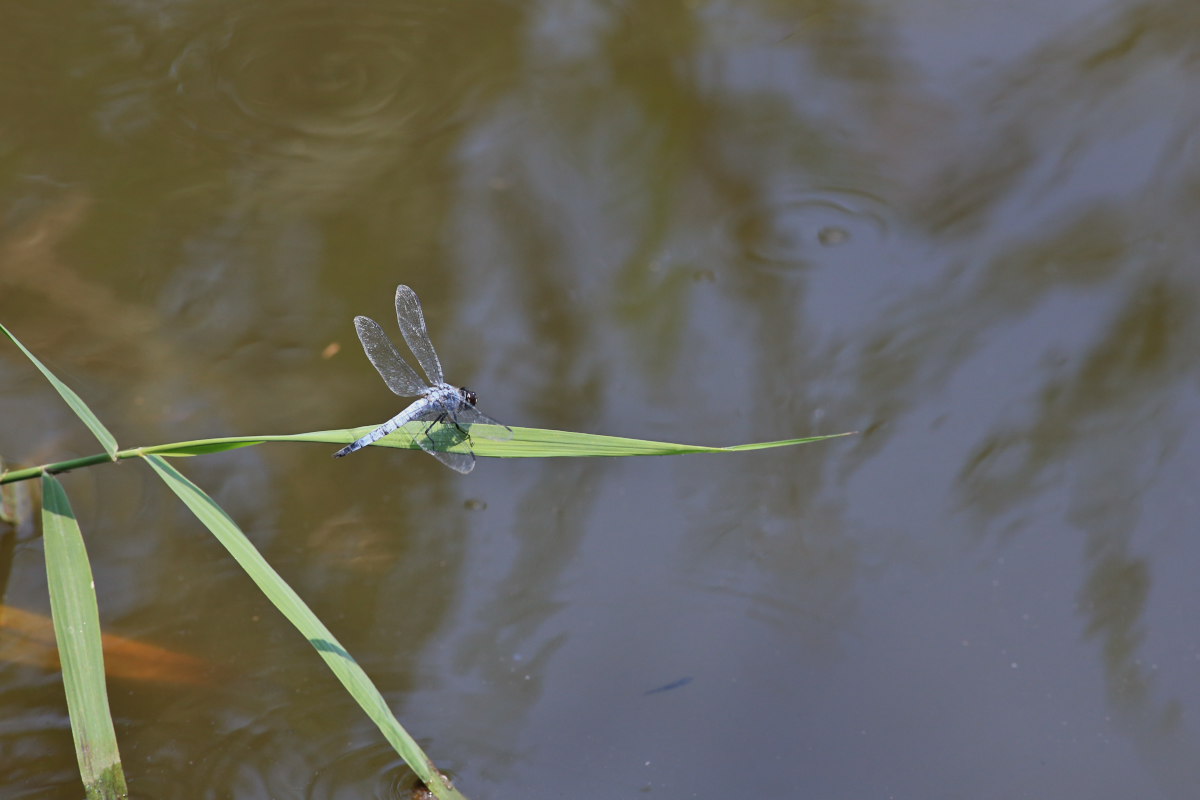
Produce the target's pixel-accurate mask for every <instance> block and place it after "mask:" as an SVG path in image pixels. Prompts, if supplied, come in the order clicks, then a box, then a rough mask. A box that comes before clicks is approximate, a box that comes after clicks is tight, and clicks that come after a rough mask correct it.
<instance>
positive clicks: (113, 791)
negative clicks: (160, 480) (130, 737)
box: [42, 475, 129, 800]
mask: <svg viewBox="0 0 1200 800" xmlns="http://www.w3.org/2000/svg"><path fill="white" fill-rule="evenodd" d="M42 498H43V499H42V535H43V538H44V539H45V548H46V576H47V579H48V581H49V584H50V610H51V614H52V615H53V617H54V635H55V637H56V638H57V640H58V653H59V660H60V661H61V663H62V673H63V685H64V687H65V688H66V693H67V711H68V712H69V713H70V716H71V734H72V735H73V736H74V738H75V754H76V756H77V757H78V759H79V774H80V777H82V778H83V785H84V787H85V788H86V790H87V797H88V800H98V799H99V798H105V800H108V798H125V797H128V796H129V793H128V790H127V789H126V788H125V776H124V772H123V771H122V769H121V756H120V753H118V752H117V735H116V732H115V731H114V730H113V722H112V716H111V714H110V713H109V710H108V691H107V689H106V688H105V685H104V654H103V652H102V650H101V645H100V612H99V609H98V608H97V606H96V590H95V586H94V585H93V583H92V568H91V566H90V565H89V564H88V557H87V550H86V549H85V548H84V545H83V535H82V534H81V533H80V530H79V524H78V523H77V522H76V521H75V514H74V513H73V512H72V511H71V504H70V502H69V501H68V500H67V493H66V491H64V490H63V486H62V484H61V483H59V482H58V479H56V478H55V477H54V476H53V475H44V476H42Z"/></svg>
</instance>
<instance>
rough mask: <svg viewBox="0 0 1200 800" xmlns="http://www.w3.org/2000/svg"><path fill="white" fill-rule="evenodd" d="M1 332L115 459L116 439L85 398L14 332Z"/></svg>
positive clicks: (2, 327)
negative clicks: (42, 360)
mask: <svg viewBox="0 0 1200 800" xmlns="http://www.w3.org/2000/svg"><path fill="white" fill-rule="evenodd" d="M0 331H3V332H4V335H5V336H7V337H8V338H9V339H12V341H13V344H15V345H16V346H17V347H19V348H21V352H22V353H24V354H25V356H26V358H28V359H29V360H30V361H32V362H33V365H34V366H35V367H37V368H38V369H39V370H41V372H42V374H43V375H45V376H46V380H48V381H50V385H51V386H53V387H54V388H55V389H57V390H58V393H59V394H60V395H62V399H63V400H66V401H67V405H68V406H70V407H71V410H72V411H74V412H75V416H77V417H79V419H80V420H82V421H83V424H84V425H87V426H88V428H89V429H91V431H92V434H93V435H95V437H96V438H97V439H99V440H100V446H101V447H103V448H104V451H105V452H106V453H108V455H109V456H110V457H113V458H115V457H116V454H117V440H116V438H115V437H114V436H113V435H112V434H111V433H109V431H108V428H106V427H104V423H103V422H101V421H100V419H99V417H97V416H96V415H95V414H93V413H92V410H91V409H90V408H88V406H87V403H85V402H83V398H81V397H80V396H79V395H77V394H75V390H74V389H72V388H71V387H70V386H67V385H66V384H65V383H63V382H62V381H60V380H59V379H58V378H57V377H56V376H55V375H54V373H53V372H51V371H50V370H49V369H48V368H47V367H46V365H45V364H43V363H42V362H41V361H38V359H37V356H35V355H34V354H33V353H31V352H29V349H28V348H27V347H25V345H23V344H21V341H20V340H19V339H17V337H16V336H13V335H12V332H11V331H9V329H8V328H6V327H4V326H3V325H0Z"/></svg>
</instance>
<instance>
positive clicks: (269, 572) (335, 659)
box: [146, 455, 462, 800]
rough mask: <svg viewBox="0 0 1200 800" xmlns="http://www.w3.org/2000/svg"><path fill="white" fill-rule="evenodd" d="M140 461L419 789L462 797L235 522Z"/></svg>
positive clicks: (165, 469) (157, 465)
mask: <svg viewBox="0 0 1200 800" xmlns="http://www.w3.org/2000/svg"><path fill="white" fill-rule="evenodd" d="M146 461H147V462H148V463H149V464H150V466H151V467H153V468H154V471H155V472H157V473H158V475H159V477H161V478H162V479H163V481H165V482H166V484H167V485H168V486H169V487H171V490H172V491H173V492H175V494H177V495H178V496H179V498H180V499H181V500H183V502H184V504H185V505H187V507H188V508H190V509H191V510H192V513H193V514H195V515H196V517H197V518H199V520H200V521H201V522H203V523H204V525H205V526H206V527H207V528H208V529H209V530H210V531H211V532H212V534H213V535H214V536H216V537H217V540H218V541H220V543H221V544H222V545H224V546H225V549H227V550H228V551H229V554H230V555H232V556H233V557H234V559H235V560H236V561H237V562H238V564H239V565H241V567H242V569H244V570H245V571H246V574H247V575H249V576H250V579H251V580H253V581H254V582H255V583H256V584H258V588H259V589H261V590H262V592H263V594H265V595H266V596H267V599H269V600H270V601H271V602H272V603H273V604H274V605H275V607H276V608H278V609H279V610H280V612H282V613H283V615H284V616H285V617H287V618H288V620H289V621H290V622H291V623H292V624H293V625H295V626H296V628H297V629H299V631H300V632H301V633H302V634H304V636H305V637H306V638H307V639H308V641H309V643H310V644H311V645H312V646H313V647H314V648H316V650H317V652H318V653H320V654H321V658H323V659H325V663H326V664H328V665H329V668H330V669H331V670H333V674H334V675H336V676H337V678H338V680H340V681H341V682H342V684H343V685H344V686H345V687H346V689H347V690H348V691H349V692H350V694H351V696H353V697H354V699H355V700H357V701H358V704H359V705H360V706H362V708H363V710H364V711H366V712H367V716H369V717H370V718H371V720H372V721H374V722H375V724H376V725H378V726H379V730H380V731H382V732H383V735H384V737H385V738H386V739H387V740H388V742H389V743H390V744H391V745H392V747H394V748H395V749H396V752H397V753H399V754H400V757H401V758H403V759H404V760H405V762H406V763H408V765H409V766H410V767H412V769H413V771H414V772H415V773H416V774H417V776H418V777H419V778H420V779H421V780H422V781H424V782H425V785H426V786H428V787H429V788H430V789H431V790H432V791H433V793H434V794H435V795H437V796H438V797H439V798H442V800H452V799H453V798H459V799H460V800H461V798H462V795H461V794H459V793H458V791H456V790H455V789H454V788H453V787H452V786H450V784H449V783H448V782H447V781H446V780H445V778H443V777H442V775H441V773H439V772H438V770H437V768H436V767H435V766H434V764H433V762H432V761H431V760H430V759H429V756H427V755H425V753H424V752H423V751H422V750H421V748H420V746H419V745H417V743H416V741H414V740H413V738H412V737H411V736H409V735H408V732H407V731H405V730H404V728H403V727H401V725H400V723H399V722H398V721H397V720H396V717H395V716H394V715H393V714H392V711H391V709H390V708H388V705H387V702H386V701H385V700H384V699H383V695H381V694H380V693H379V690H378V689H376V688H375V685H374V684H373V683H371V679H370V678H368V677H367V674H366V673H365V672H363V669H362V667H360V666H359V665H358V662H356V661H355V660H354V659H353V658H352V657H351V656H350V654H349V653H347V652H346V650H345V649H344V648H343V647H342V646H341V644H340V643H338V641H337V639H335V638H334V636H333V634H332V633H330V632H329V629H328V628H326V627H325V625H324V624H322V623H321V621H320V620H319V619H317V617H316V615H315V614H313V612H312V611H311V610H310V609H309V608H308V606H307V605H305V603H304V601H303V600H301V599H300V596H299V595H297V594H296V592H295V591H294V590H293V589H292V587H291V586H288V584H287V583H286V582H285V581H284V580H283V578H281V577H280V576H279V573H277V572H276V571H275V570H274V569H273V568H272V567H271V565H270V564H268V563H267V562H266V560H265V559H264V558H263V557H262V554H260V553H259V552H258V550H257V549H256V548H255V547H254V545H253V544H252V543H251V542H250V540H249V539H247V538H246V535H245V534H244V533H242V531H241V529H240V528H238V526H237V523H235V522H234V521H233V520H232V519H231V518H230V517H229V515H228V514H226V513H225V510H224V509H223V508H221V507H220V506H219V505H217V503H216V502H215V501H214V500H213V499H212V498H211V497H209V496H208V495H207V494H205V493H204V491H203V490H202V489H200V487H198V486H196V484H194V483H192V482H191V481H190V480H188V479H187V478H186V477H184V476H183V475H182V474H180V473H179V472H178V471H176V469H175V468H174V467H172V466H171V465H170V464H168V463H167V462H166V461H165V460H163V459H162V458H160V457H159V456H156V455H147V456H146Z"/></svg>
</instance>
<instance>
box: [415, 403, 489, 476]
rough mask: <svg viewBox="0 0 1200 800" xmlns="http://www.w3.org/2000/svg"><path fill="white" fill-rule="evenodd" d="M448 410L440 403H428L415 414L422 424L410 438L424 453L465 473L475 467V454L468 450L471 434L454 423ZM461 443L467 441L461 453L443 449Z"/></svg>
mask: <svg viewBox="0 0 1200 800" xmlns="http://www.w3.org/2000/svg"><path fill="white" fill-rule="evenodd" d="M451 413H452V412H451V410H450V409H449V408H448V407H447V406H445V405H443V404H441V403H434V404H432V405H431V406H430V407H429V408H427V409H426V410H424V411H422V412H421V413H419V414H418V415H417V416H416V417H415V419H417V420H418V421H419V422H421V423H423V425H424V427H422V428H418V429H416V430H415V431H414V433H413V438H414V439H415V440H416V442H417V445H418V446H420V448H421V449H422V450H424V451H425V452H426V453H429V455H431V456H433V457H434V458H436V459H437V460H438V461H440V462H442V463H443V464H445V465H446V466H447V467H449V468H450V469H452V470H454V471H455V472H461V473H463V474H464V475H465V474H467V473H468V472H470V471H471V470H473V469H475V453H474V451H472V450H471V437H470V436H468V435H467V433H466V430H465V429H462V428H459V427H458V426H457V425H455V424H454V418H453V417H452V416H451ZM414 427H415V426H414ZM463 442H466V443H467V449H466V451H465V452H464V451H461V450H459V451H454V452H451V451H449V450H448V449H447V448H450V447H454V446H455V445H461V444H462V443H463Z"/></svg>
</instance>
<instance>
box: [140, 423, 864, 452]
mask: <svg viewBox="0 0 1200 800" xmlns="http://www.w3.org/2000/svg"><path fill="white" fill-rule="evenodd" d="M428 425H429V423H427V422H411V423H409V424H408V425H407V426H405V428H406V430H407V431H408V432H410V433H412V434H417V435H420V434H421V433H423V431H424V430H425V428H426V427H427V426H428ZM467 427H468V428H469V429H470V430H472V431H474V435H473V436H472V438H471V444H472V446H473V447H474V450H475V454H476V455H478V456H486V457H490V458H566V457H572V458H582V457H595V456H607V457H617V456H669V455H684V454H687V453H737V452H741V451H745V450H762V449H765V448H770V447H790V446H792V445H797V444H807V443H809V442H819V441H823V440H825V439H836V438H838V437H839V436H850V435H852V433H853V432H849V433H832V434H826V435H823V436H805V437H802V438H798V439H781V440H779V441H774V442H753V443H750V444H739V445H732V446H730V447H706V446H703V445H694V444H677V443H674V442H655V441H649V440H646V439H627V438H624V437H620V436H603V435H600V434H595V433H578V432H575V431H556V430H551V429H549V428H513V429H512V431H513V435H512V438H510V439H508V440H494V439H487V438H485V437H486V436H487V435H488V433H489V432H491V431H495V430H497V428H496V427H495V426H492V425H473V426H467ZM374 429H375V426H374V425H369V426H367V427H364V428H354V429H351V430H335V431H313V432H311V433H295V434H288V435H282V436H237V437H232V436H231V437H226V438H221V439H201V440H197V441H194V442H176V443H174V444H163V445H156V446H154V447H143V448H140V449H139V451H138V452H139V453H140V454H143V455H149V454H155V455H161V456H192V455H199V454H201V453H212V452H217V451H219V450H230V449H233V448H235V447H249V446H251V445H255V444H261V443H263V442H325V443H327V444H338V445H342V444H348V443H350V442H353V441H354V440H355V439H357V438H359V437H360V436H363V435H365V434H367V433H370V432H371V431H372V430H374ZM372 446H373V447H393V448H399V449H407V450H417V449H419V448H418V446H417V444H416V442H415V441H414V440H413V438H412V437H411V436H403V435H399V434H398V433H394V434H392V435H390V436H386V437H384V438H383V439H380V440H379V441H378V442H376V443H375V444H374V445H372ZM465 448H466V443H461V444H457V445H455V446H453V447H447V448H446V449H447V450H450V451H456V450H465Z"/></svg>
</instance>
